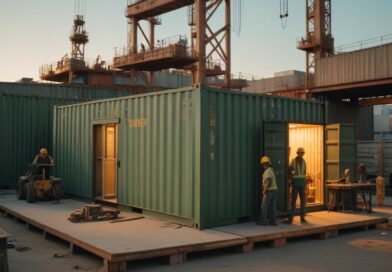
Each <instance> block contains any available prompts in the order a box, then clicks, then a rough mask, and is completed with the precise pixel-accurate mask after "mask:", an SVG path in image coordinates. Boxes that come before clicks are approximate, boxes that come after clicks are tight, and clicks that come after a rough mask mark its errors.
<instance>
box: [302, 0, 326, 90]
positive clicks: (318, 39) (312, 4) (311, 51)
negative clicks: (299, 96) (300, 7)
mask: <svg viewBox="0 0 392 272" xmlns="http://www.w3.org/2000/svg"><path fill="white" fill-rule="evenodd" d="M297 48H298V49H300V50H303V51H305V52H306V83H305V88H306V90H307V91H308V92H309V96H310V95H311V88H312V87H313V78H312V77H313V75H314V74H315V69H317V67H315V60H317V59H320V58H323V57H327V56H329V55H332V54H333V53H334V38H333V36H332V23H331V0H306V34H305V37H302V38H300V39H299V40H298V41H297Z"/></svg>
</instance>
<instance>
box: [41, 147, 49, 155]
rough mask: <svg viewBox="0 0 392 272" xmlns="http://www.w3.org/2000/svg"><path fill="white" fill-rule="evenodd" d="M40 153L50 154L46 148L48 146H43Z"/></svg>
mask: <svg viewBox="0 0 392 272" xmlns="http://www.w3.org/2000/svg"><path fill="white" fill-rule="evenodd" d="M39 153H41V154H48V150H46V148H41V149H40V150H39Z"/></svg>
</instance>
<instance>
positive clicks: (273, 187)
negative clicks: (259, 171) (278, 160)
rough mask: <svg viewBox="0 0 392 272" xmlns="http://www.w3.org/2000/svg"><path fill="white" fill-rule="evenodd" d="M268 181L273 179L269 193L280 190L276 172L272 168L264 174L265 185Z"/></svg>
mask: <svg viewBox="0 0 392 272" xmlns="http://www.w3.org/2000/svg"><path fill="white" fill-rule="evenodd" d="M267 179H271V186H270V187H269V188H268V191H272V190H278V186H277V185H276V177H275V173H274V170H273V169H272V168H271V167H268V168H267V169H265V171H264V173H263V185H264V183H265V182H266V180H267Z"/></svg>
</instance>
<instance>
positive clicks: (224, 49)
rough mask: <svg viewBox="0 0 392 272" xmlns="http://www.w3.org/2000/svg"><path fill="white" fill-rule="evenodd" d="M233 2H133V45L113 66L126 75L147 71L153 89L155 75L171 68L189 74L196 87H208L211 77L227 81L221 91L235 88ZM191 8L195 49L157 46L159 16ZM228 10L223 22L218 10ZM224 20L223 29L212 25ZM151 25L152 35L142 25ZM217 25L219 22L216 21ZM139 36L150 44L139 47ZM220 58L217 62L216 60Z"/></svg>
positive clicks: (175, 43) (183, 41)
mask: <svg viewBox="0 0 392 272" xmlns="http://www.w3.org/2000/svg"><path fill="white" fill-rule="evenodd" d="M230 1H231V0H135V1H130V2H129V3H128V6H127V10H126V17H127V18H128V20H129V24H130V29H129V42H128V43H129V44H128V47H127V48H126V50H124V51H123V52H121V53H120V54H119V53H117V52H116V55H115V57H114V59H113V65H114V67H115V68H117V69H122V70H126V71H147V72H148V73H149V75H150V76H149V80H150V84H151V85H153V82H151V81H152V78H153V77H152V75H153V72H154V71H159V70H163V69H169V68H177V69H184V70H189V71H191V72H192V75H193V83H207V77H212V76H214V77H217V76H223V77H224V81H223V82H219V83H216V85H220V87H231V88H233V87H234V88H235V86H233V85H232V84H231V82H232V81H231V50H230V38H231V37H230V35H231V33H230V31H231V24H230V20H231V16H230V15H231V8H230ZM186 6H188V7H189V10H188V23H189V25H190V27H191V46H189V45H188V39H187V38H186V37H185V36H180V37H179V38H178V39H176V40H173V39H167V40H166V39H165V40H161V41H159V43H155V42H154V39H155V26H156V25H157V24H160V20H158V19H157V16H159V15H162V14H165V13H168V12H171V11H174V10H177V9H180V8H183V7H186ZM221 7H223V8H224V16H223V22H222V20H221V19H220V18H221V17H219V16H217V15H216V14H217V10H218V9H220V8H221ZM216 18H218V20H219V19H220V22H221V25H220V27H218V28H216V26H215V28H214V27H213V25H212V24H211V21H212V19H216ZM142 20H144V21H147V22H148V25H149V35H146V31H145V30H143V28H142V26H141V24H140V21H142ZM215 21H216V20H215ZM139 34H141V35H142V37H143V38H144V40H145V41H146V42H147V46H148V48H146V47H145V45H144V44H140V45H139V36H140V35H139ZM214 58H217V59H214Z"/></svg>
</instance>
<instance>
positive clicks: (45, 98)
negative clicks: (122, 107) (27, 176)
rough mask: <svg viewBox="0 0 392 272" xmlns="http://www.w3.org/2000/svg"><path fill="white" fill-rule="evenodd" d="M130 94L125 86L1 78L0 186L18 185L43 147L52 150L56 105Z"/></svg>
mask: <svg viewBox="0 0 392 272" xmlns="http://www.w3.org/2000/svg"><path fill="white" fill-rule="evenodd" d="M129 94H130V92H129V91H124V90H111V89H100V88H88V87H79V86H67V85H59V84H37V83H29V84H24V83H6V82H0V130H1V134H0V162H1V163H0V188H4V187H15V186H16V183H17V180H18V177H19V176H20V175H23V174H24V173H25V171H26V164H28V163H31V162H32V161H33V159H34V156H35V155H36V154H37V153H38V152H39V149H40V148H41V147H47V148H48V149H49V152H52V136H53V107H54V105H67V104H72V103H77V102H79V103H80V102H83V101H89V100H94V99H102V98H109V97H116V96H124V95H127V96H129Z"/></svg>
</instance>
